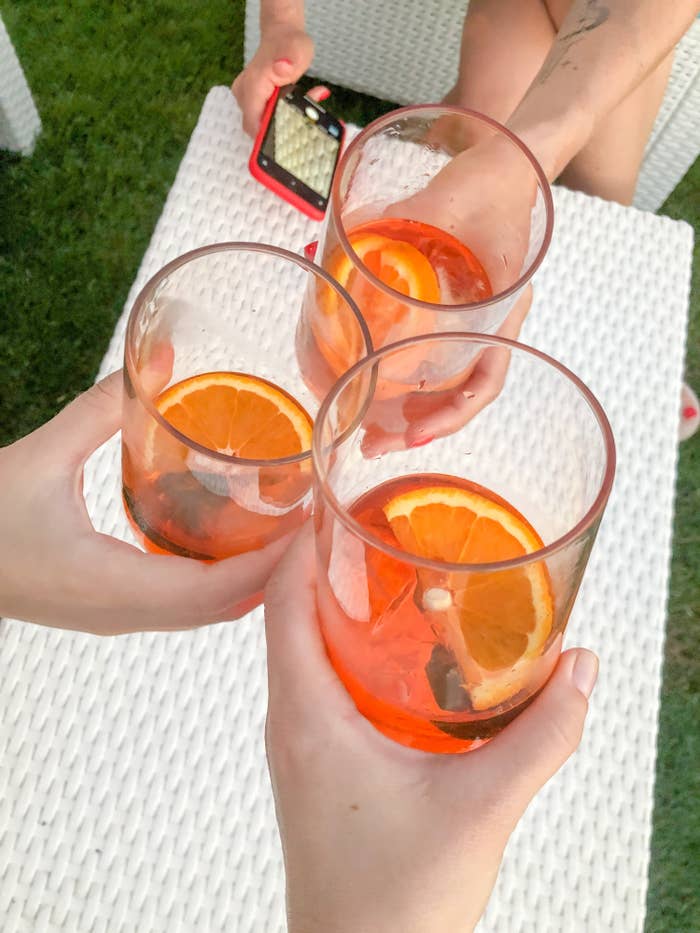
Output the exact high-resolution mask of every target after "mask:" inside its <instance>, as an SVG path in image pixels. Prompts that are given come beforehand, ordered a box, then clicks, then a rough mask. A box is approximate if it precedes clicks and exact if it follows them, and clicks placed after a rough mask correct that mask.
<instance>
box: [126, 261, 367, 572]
mask: <svg viewBox="0 0 700 933" xmlns="http://www.w3.org/2000/svg"><path fill="white" fill-rule="evenodd" d="M310 283H312V284H314V285H315V284H316V283H321V284H322V285H323V287H324V288H325V289H327V290H328V292H329V293H331V294H333V296H334V300H335V302H336V309H337V313H338V315H339V321H341V324H342V331H343V333H349V334H351V335H353V338H355V337H356V342H357V346H358V348H360V350H359V353H360V355H364V353H365V352H367V350H368V349H369V343H368V342H365V336H366V328H365V325H364V323H363V322H362V320H361V318H360V316H359V314H358V313H357V310H356V308H355V307H354V305H353V303H352V301H351V300H350V299H349V298H348V296H347V295H346V294H345V293H344V292H343V290H342V289H340V288H339V287H338V286H337V285H336V284H335V283H334V282H333V281H332V280H331V279H330V277H329V276H328V275H327V274H326V273H324V272H323V271H322V270H320V269H318V268H317V267H314V266H313V265H312V264H311V263H309V262H308V261H307V260H305V259H303V258H301V257H299V256H297V255H295V254H292V253H289V252H287V251H285V250H280V249H277V248H275V247H268V246H265V245H262V244H245V243H225V244H218V245H215V246H209V247H203V248H202V249H198V250H194V251H193V252H191V253H188V254H186V255H184V256H181V257H179V258H178V259H175V260H174V261H173V262H171V263H170V264H169V265H168V266H166V267H165V268H164V269H163V270H161V271H160V272H159V273H158V274H157V275H156V276H154V278H153V279H151V281H150V282H149V283H148V284H147V285H146V286H145V288H144V289H143V290H142V292H141V293H140V295H139V296H138V298H137V299H136V302H135V305H134V308H133V310H132V313H131V316H130V319H129V324H128V328H127V336H126V351H125V366H124V386H125V393H124V418H123V430H122V464H123V469H122V473H123V497H124V503H125V507H126V511H127V515H128V517H129V519H130V521H131V524H132V526H133V528H134V531H135V532H136V534H137V536H138V538H139V540H140V541H141V543H142V544H143V546H144V547H145V548H147V549H148V550H150V551H154V552H158V553H166V554H167V553H170V554H178V555H181V556H185V557H190V558H196V559H199V560H204V561H212V560H219V559H222V558H226V557H231V556H234V555H237V554H243V553H247V552H257V553H258V554H259V555H260V558H261V560H266V559H267V556H266V555H267V552H268V549H269V548H270V545H272V544H273V543H274V542H276V541H277V540H278V539H279V538H281V537H283V536H284V535H286V534H287V533H289V532H290V531H293V530H294V529H295V528H297V527H298V526H299V525H300V524H301V522H302V521H303V520H304V518H305V517H306V516H308V514H309V511H310V507H311V459H310V447H311V431H312V425H313V417H314V415H315V413H316V409H317V407H318V399H317V397H316V396H315V395H314V394H313V393H312V392H310V391H309V389H308V388H307V385H306V382H305V380H304V377H303V375H302V373H301V372H300V370H299V366H298V362H297V356H296V351H295V331H296V322H297V319H298V315H299V308H300V307H301V303H302V301H303V298H304V295H305V294H306V292H307V289H308V288H309V287H310ZM355 331H357V334H355ZM358 358H359V356H358Z"/></svg>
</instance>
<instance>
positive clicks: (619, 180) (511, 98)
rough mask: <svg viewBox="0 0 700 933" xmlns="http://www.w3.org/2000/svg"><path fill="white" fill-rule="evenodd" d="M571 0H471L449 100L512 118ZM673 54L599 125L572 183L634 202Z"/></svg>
mask: <svg viewBox="0 0 700 933" xmlns="http://www.w3.org/2000/svg"><path fill="white" fill-rule="evenodd" d="M569 5H570V0H472V3H471V4H470V5H469V9H468V11H467V16H466V18H465V21H464V29H463V32H462V49H461V54H460V67H459V78H458V81H457V84H456V85H455V87H454V88H453V89H452V90H451V91H450V93H449V94H448V95H447V97H446V100H448V101H449V102H451V103H459V104H460V105H461V106H464V107H470V108H472V109H474V110H479V111H481V112H483V113H487V114H489V115H490V116H493V117H494V118H495V119H497V120H500V121H501V122H504V121H506V120H507V119H508V118H509V117H510V115H511V113H512V112H513V110H514V109H515V107H516V106H517V105H518V103H519V102H520V100H521V99H522V97H523V95H524V94H525V92H526V91H527V89H528V87H529V86H530V84H531V82H532V80H533V79H534V77H535V75H536V74H537V72H538V71H539V69H540V67H541V66H542V63H543V61H544V59H545V57H546V55H547V54H548V52H549V49H550V47H551V45H552V42H553V41H554V38H555V36H556V33H557V30H558V28H559V26H560V25H561V23H562V21H563V19H564V17H565V15H566V12H567V10H568V7H569ZM672 58H673V56H672V55H669V56H667V58H666V59H665V60H664V61H663V62H661V63H660V64H659V65H658V66H657V68H656V69H655V70H654V71H653V72H652V73H651V74H650V75H649V76H648V77H647V78H646V79H645V80H644V81H643V82H642V83H641V84H640V85H639V86H638V87H637V88H636V89H635V90H634V91H633V92H632V93H630V94H629V95H628V96H627V97H626V98H625V99H624V100H623V101H622V102H621V103H620V104H618V106H617V107H616V108H615V109H614V110H613V111H611V112H610V113H609V114H608V116H607V117H606V119H605V120H604V121H603V122H602V123H601V124H600V125H599V126H598V127H597V128H596V131H595V133H594V134H593V136H592V137H591V138H590V139H589V140H588V142H587V143H586V145H585V146H584V147H583V149H581V151H580V152H579V153H578V154H577V155H576V156H575V157H574V158H573V159H572V160H571V162H570V163H569V165H568V166H567V167H566V169H565V170H564V172H563V173H562V176H561V181H562V182H563V183H564V184H565V185H567V186H568V187H569V188H574V189H576V190H579V191H585V192H587V193H588V194H593V195H598V196H599V197H602V198H606V199H607V200H612V201H619V202H620V203H621V204H630V203H631V202H632V198H633V196H634V190H635V187H636V184H637V177H638V175H639V168H640V165H641V162H642V158H643V156H644V149H645V147H646V143H647V140H648V138H649V134H650V133H651V129H652V126H653V124H654V120H655V118H656V114H657V112H658V109H659V106H660V104H661V101H662V99H663V95H664V92H665V90H666V83H667V81H668V74H669V71H670V68H671V63H672Z"/></svg>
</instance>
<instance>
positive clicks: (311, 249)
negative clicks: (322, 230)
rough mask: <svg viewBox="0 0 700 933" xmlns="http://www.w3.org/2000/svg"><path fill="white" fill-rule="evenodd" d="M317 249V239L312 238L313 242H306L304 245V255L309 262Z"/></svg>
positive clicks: (312, 259)
mask: <svg viewBox="0 0 700 933" xmlns="http://www.w3.org/2000/svg"><path fill="white" fill-rule="evenodd" d="M317 249H318V240H314V241H313V243H307V244H306V246H305V247H304V255H305V256H306V258H307V259H308V260H310V261H311V262H313V261H314V259H315V258H316V250H317Z"/></svg>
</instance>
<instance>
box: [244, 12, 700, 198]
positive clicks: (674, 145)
mask: <svg viewBox="0 0 700 933" xmlns="http://www.w3.org/2000/svg"><path fill="white" fill-rule="evenodd" d="M467 3H468V0H393V2H391V0H383V2H382V3H376V2H375V0H352V2H347V0H307V2H306V22H307V28H308V30H309V32H310V33H311V35H312V36H313V39H314V42H315V45H316V54H315V58H314V62H313V73H314V74H315V75H318V76H320V77H323V78H325V79H326V80H327V81H332V82H334V83H335V84H340V85H342V86H344V87H349V88H352V89H354V90H357V91H362V92H364V93H365V94H372V95H374V96H375V97H380V98H383V99H385V100H391V101H396V102H397V103H400V104H408V103H417V102H419V101H435V100H439V99H440V98H441V97H442V96H443V95H444V94H445V92H446V91H447V90H448V89H449V88H450V87H451V86H452V84H453V83H454V80H455V76H456V74H457V63H458V60H459V41H460V35H461V24H462V20H463V18H464V13H465V10H466V8H467ZM259 14H260V0H248V2H247V3H246V28H245V56H246V61H248V60H249V59H250V57H251V56H252V55H253V53H254V52H255V49H256V48H257V45H258V41H259V36H260V26H259ZM397 24H398V28H397ZM699 152H700V20H696V21H695V23H694V24H693V26H692V27H691V29H690V30H689V32H688V33H687V34H686V35H685V36H684V38H683V39H682V40H681V42H680V43H679V45H678V49H677V53H676V57H675V61H674V65H673V70H672V73H671V78H670V81H669V86H668V91H667V93H666V97H665V99H664V102H663V104H662V107H661V110H660V112H659V116H658V118H657V121H656V124H655V126H654V130H653V132H652V135H651V138H650V141H649V145H648V147H647V151H646V155H645V158H644V163H643V165H642V170H641V174H640V178H639V184H638V186H637V195H636V197H635V202H634V203H635V205H636V206H637V207H640V208H642V209H644V210H657V209H658V208H659V207H660V206H661V204H662V203H663V202H664V201H665V199H666V198H667V197H668V195H669V194H670V193H671V191H672V190H673V189H674V188H675V186H676V185H677V184H678V182H679V181H680V179H681V178H682V177H683V175H684V174H685V173H686V172H687V170H688V168H689V167H690V166H691V165H692V163H693V161H694V160H695V158H696V157H697V155H698V153H699Z"/></svg>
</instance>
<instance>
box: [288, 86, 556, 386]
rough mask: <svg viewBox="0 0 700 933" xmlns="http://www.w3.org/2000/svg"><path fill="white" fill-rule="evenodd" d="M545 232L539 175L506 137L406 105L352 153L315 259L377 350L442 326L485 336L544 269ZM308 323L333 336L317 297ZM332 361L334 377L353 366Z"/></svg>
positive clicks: (546, 203)
mask: <svg viewBox="0 0 700 933" xmlns="http://www.w3.org/2000/svg"><path fill="white" fill-rule="evenodd" d="M552 225H553V205H552V195H551V191H550V187H549V184H548V182H547V179H546V176H545V175H544V172H543V171H542V169H541V168H540V166H539V164H538V163H537V161H536V160H535V158H534V156H533V155H532V153H531V152H530V151H529V150H528V149H527V147H526V146H525V145H524V144H523V143H522V142H521V141H520V140H519V139H518V138H517V137H516V136H514V135H513V134H512V133H511V132H510V131H509V130H507V129H506V128H505V127H503V126H501V125H500V124H499V123H497V122H496V121H495V120H492V119H490V118H489V117H486V116H483V115H481V114H478V113H475V112H473V111H468V110H463V109H460V108H458V107H450V106H435V105H432V104H431V105H421V106H415V107H404V108H402V109H399V110H395V111H393V112H391V113H389V114H387V115H386V116H383V117H380V118H379V119H378V120H375V121H374V122H373V123H371V124H370V125H369V126H367V127H366V128H365V129H364V130H362V131H361V132H360V133H359V135H358V136H357V137H356V138H355V139H354V140H353V141H352V142H351V143H350V145H349V146H348V149H347V151H346V152H345V154H344V156H343V158H342V161H341V163H340V165H339V168H338V171H337V172H336V175H335V178H334V181H333V187H332V193H331V199H330V205H329V211H328V218H327V225H326V228H325V233H324V235H323V237H322V240H321V243H320V247H319V248H318V257H317V261H319V262H320V264H321V265H322V266H323V268H324V269H326V270H327V271H328V272H329V273H330V274H331V275H332V276H333V277H334V278H335V279H336V280H337V281H338V282H339V284H340V285H342V286H343V287H344V288H346V289H347V291H348V292H349V293H350V295H351V296H352V297H353V298H354V299H355V302H356V304H357V306H358V307H359V309H360V311H361V313H362V315H363V317H364V318H365V321H366V322H367V324H368V327H369V330H370V333H371V336H372V341H373V343H374V346H375V347H377V348H378V347H382V346H386V345H388V344H391V343H395V342H397V341H398V340H401V339H405V338H408V337H414V336H418V335H421V334H429V333H437V332H443V331H478V332H479V333H486V334H491V333H496V332H497V331H498V329H499V328H500V327H501V325H502V324H503V322H504V320H505V319H506V317H507V315H508V314H509V312H510V311H511V310H512V309H513V306H514V304H515V302H516V301H517V299H518V297H519V296H520V295H521V293H522V291H523V289H524V287H525V285H526V284H527V283H528V282H529V280H530V279H531V277H532V275H533V273H534V272H535V270H536V269H537V268H538V266H539V265H540V263H541V262H542V260H543V258H544V256H545V253H546V252H547V248H548V246H549V242H550V239H551V234H552ZM316 246H317V244H310V246H309V247H307V250H309V252H307V255H310V254H311V253H314V254H315V252H314V251H315V249H316ZM304 319H305V321H306V322H307V326H308V327H309V328H311V327H312V326H313V327H314V329H315V330H316V332H327V333H332V332H333V330H334V320H333V314H332V306H331V307H329V306H327V305H326V304H325V303H324V302H316V303H314V302H307V303H306V304H305V305H304ZM423 349H424V350H428V349H429V348H427V347H424V348H423ZM442 349H443V351H445V352H447V349H448V348H445V347H443V348H442ZM451 349H452V350H454V351H455V352H456V348H454V347H453V348H451ZM351 350H352V347H351V346H349V347H348V351H351ZM347 355H348V356H350V355H351V353H350V352H348V354H347ZM326 359H328V356H327V355H326ZM407 359H408V358H407ZM330 363H331V366H332V367H333V368H334V371H335V374H336V375H337V376H339V375H341V374H342V372H343V371H344V370H346V369H347V368H348V366H347V365H344V360H343V359H342V358H339V359H337V360H332V361H330ZM413 368H414V367H410V372H409V373H408V375H406V377H405V384H407V385H409V386H410V385H411V384H412V382H413V374H412V373H413ZM394 381H395V383H396V384H395V390H396V391H397V392H398V390H399V388H400V384H401V380H394Z"/></svg>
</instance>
